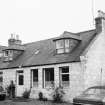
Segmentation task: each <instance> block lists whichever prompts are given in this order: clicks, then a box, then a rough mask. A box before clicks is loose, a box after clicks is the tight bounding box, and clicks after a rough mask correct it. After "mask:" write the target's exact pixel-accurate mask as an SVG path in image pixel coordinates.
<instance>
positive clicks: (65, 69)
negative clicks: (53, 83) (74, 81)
mask: <svg viewBox="0 0 105 105" xmlns="http://www.w3.org/2000/svg"><path fill="white" fill-rule="evenodd" d="M61 70H62V73H69V67H62V68H61Z"/></svg>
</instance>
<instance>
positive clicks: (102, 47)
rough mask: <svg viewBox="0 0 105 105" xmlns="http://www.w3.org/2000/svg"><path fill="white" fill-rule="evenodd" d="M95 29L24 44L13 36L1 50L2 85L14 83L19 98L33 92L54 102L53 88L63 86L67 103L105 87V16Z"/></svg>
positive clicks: (0, 74) (100, 12)
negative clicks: (93, 88)
mask: <svg viewBox="0 0 105 105" xmlns="http://www.w3.org/2000/svg"><path fill="white" fill-rule="evenodd" d="M98 14H99V15H98V17H97V18H96V19H95V23H96V28H95V29H93V30H88V31H84V32H79V33H71V32H67V31H65V32H64V33H62V34H61V35H60V36H58V37H55V38H51V39H46V40H41V41H37V42H32V43H27V44H22V41H21V40H20V39H19V37H18V36H16V38H15V37H14V36H13V35H11V38H10V39H9V40H8V46H0V85H2V86H3V87H4V88H6V87H7V86H8V85H9V84H10V81H11V80H13V81H14V83H15V86H16V96H22V94H23V92H24V91H25V90H31V93H30V97H31V98H38V93H39V92H42V93H43V94H44V96H45V97H47V98H49V99H51V92H52V90H53V88H56V87H58V86H62V87H63V89H64V91H65V93H66V94H65V97H64V99H65V100H66V101H72V98H73V97H75V96H76V95H78V94H80V93H81V92H82V91H83V90H84V89H86V88H88V87H90V86H93V85H104V84H105V76H104V75H105V58H104V57H105V14H104V13H103V12H102V11H99V12H98Z"/></svg>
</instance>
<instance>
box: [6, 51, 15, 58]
mask: <svg viewBox="0 0 105 105" xmlns="http://www.w3.org/2000/svg"><path fill="white" fill-rule="evenodd" d="M12 55H13V51H12V50H6V51H4V57H8V56H10V57H12Z"/></svg>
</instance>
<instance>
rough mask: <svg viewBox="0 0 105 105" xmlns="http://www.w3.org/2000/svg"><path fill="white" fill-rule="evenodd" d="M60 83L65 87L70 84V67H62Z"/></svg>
mask: <svg viewBox="0 0 105 105" xmlns="http://www.w3.org/2000/svg"><path fill="white" fill-rule="evenodd" d="M60 85H61V86H63V87H68V86H69V67H68V66H65V67H60Z"/></svg>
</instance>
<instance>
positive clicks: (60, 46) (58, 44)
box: [56, 40, 64, 54]
mask: <svg viewBox="0 0 105 105" xmlns="http://www.w3.org/2000/svg"><path fill="white" fill-rule="evenodd" d="M56 49H57V53H59V54H60V53H64V41H63V40H58V41H57V42H56Z"/></svg>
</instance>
